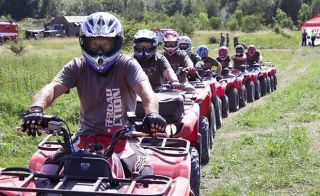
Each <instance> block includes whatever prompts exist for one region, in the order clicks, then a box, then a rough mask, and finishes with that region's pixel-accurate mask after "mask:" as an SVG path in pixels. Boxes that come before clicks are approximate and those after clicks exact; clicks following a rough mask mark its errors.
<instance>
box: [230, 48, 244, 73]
mask: <svg viewBox="0 0 320 196" xmlns="http://www.w3.org/2000/svg"><path fill="white" fill-rule="evenodd" d="M235 51H236V54H235V55H233V56H232V57H231V59H232V61H233V68H234V69H238V70H242V69H243V65H245V64H246V62H247V55H246V54H245V53H244V47H243V45H237V46H236V48H235Z"/></svg>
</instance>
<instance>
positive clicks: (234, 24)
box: [226, 16, 239, 31]
mask: <svg viewBox="0 0 320 196" xmlns="http://www.w3.org/2000/svg"><path fill="white" fill-rule="evenodd" d="M226 27H227V28H228V29H229V30H231V31H237V30H239V26H238V21H237V20H236V18H235V17H233V16H231V17H229V19H228V20H227V23H226Z"/></svg>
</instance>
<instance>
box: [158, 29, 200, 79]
mask: <svg viewBox="0 0 320 196" xmlns="http://www.w3.org/2000/svg"><path fill="white" fill-rule="evenodd" d="M163 39H164V47H163V49H164V51H163V52H162V54H163V55H164V56H165V57H166V58H167V59H168V61H169V63H170V65H171V67H172V69H173V70H174V71H175V72H178V69H179V67H183V68H186V69H187V70H188V72H189V73H190V74H194V73H196V72H197V70H196V69H195V67H194V66H193V63H192V61H191V59H190V57H189V56H188V54H187V53H186V52H185V51H182V50H179V49H178V41H179V35H178V33H177V32H175V31H173V30H170V31H166V32H165V33H164V34H163ZM179 81H180V82H181V83H186V82H187V81H188V80H187V78H186V77H179Z"/></svg>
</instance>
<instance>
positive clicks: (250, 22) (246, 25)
mask: <svg viewBox="0 0 320 196" xmlns="http://www.w3.org/2000/svg"><path fill="white" fill-rule="evenodd" d="M260 28H261V17H260V16H256V15H251V16H245V17H243V25H242V30H243V31H245V32H247V33H250V32H255V31H257V30H260Z"/></svg>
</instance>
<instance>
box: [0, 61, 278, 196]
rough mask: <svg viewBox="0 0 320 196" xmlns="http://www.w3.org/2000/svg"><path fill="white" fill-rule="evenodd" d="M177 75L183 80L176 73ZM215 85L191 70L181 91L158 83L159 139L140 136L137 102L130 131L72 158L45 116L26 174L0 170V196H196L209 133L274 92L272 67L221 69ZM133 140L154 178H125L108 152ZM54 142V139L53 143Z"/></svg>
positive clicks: (61, 132) (56, 122) (66, 141)
mask: <svg viewBox="0 0 320 196" xmlns="http://www.w3.org/2000/svg"><path fill="white" fill-rule="evenodd" d="M179 72H180V73H179V74H188V73H187V71H186V69H180V70H179ZM224 72H225V73H224V74H223V75H224V77H223V78H218V79H217V78H216V77H215V76H214V74H212V72H211V71H210V70H209V71H206V70H198V74H197V77H196V79H194V80H193V81H189V83H188V85H185V88H184V89H182V90H177V89H175V88H173V87H172V85H170V83H167V84H164V85H163V86H161V87H159V88H158V89H157V93H156V94H157V98H158V101H159V110H160V111H159V112H160V114H161V115H162V116H163V117H164V118H165V119H166V120H167V123H168V125H167V128H166V133H158V134H157V137H149V136H148V135H147V134H145V133H142V132H140V129H141V125H140V124H141V123H140V122H141V121H142V118H143V117H144V111H143V107H142V103H141V101H139V100H138V102H137V108H136V113H135V114H134V115H132V114H128V119H129V121H130V125H128V126H126V127H124V128H122V129H120V130H118V131H117V132H115V133H114V134H112V135H110V138H111V142H110V145H109V147H108V148H107V149H106V150H105V151H103V149H101V144H99V142H97V141H94V140H93V141H91V142H92V143H90V144H88V145H87V147H86V149H83V150H82V151H79V152H73V150H72V146H71V144H70V140H71V134H70V131H69V130H68V129H67V128H65V126H63V125H64V124H63V121H62V120H61V119H59V118H57V117H54V116H50V115H45V116H44V120H43V125H42V126H43V130H42V133H45V134H47V137H46V138H45V139H44V140H43V141H42V142H41V143H40V144H39V145H38V151H37V152H36V153H35V154H34V155H33V156H32V158H31V160H30V163H29V167H28V168H21V167H10V168H2V169H1V175H0V195H10V196H11V195H179V196H180V195H200V179H201V173H200V169H201V165H205V164H207V163H208V162H209V159H210V149H211V147H212V144H213V139H214V136H215V132H216V130H217V129H218V128H220V127H221V126H222V124H223V120H222V119H223V118H226V117H228V115H229V112H236V111H237V110H239V108H241V107H245V106H246V104H247V103H248V102H253V101H255V100H257V99H259V98H260V97H261V96H264V95H266V94H268V93H270V92H272V91H274V90H276V89H277V76H276V68H275V67H274V66H261V65H260V64H255V65H252V66H243V69H242V70H233V69H230V70H224ZM130 137H131V138H137V139H138V140H139V142H140V145H141V146H142V147H143V148H144V149H145V150H146V152H147V154H148V155H149V157H150V162H151V165H152V167H153V170H154V175H148V176H137V175H132V174H128V172H126V171H125V170H124V168H123V166H122V163H121V161H120V159H119V158H118V156H117V155H115V153H114V149H115V147H116V145H117V141H119V140H121V139H124V138H130ZM61 138H62V139H61ZM61 146H63V147H64V148H65V149H67V150H69V151H70V152H73V153H70V154H68V155H67V156H66V157H65V158H64V159H63V161H62V162H61V164H60V166H59V170H58V172H57V173H56V174H55V175H48V174H43V173H41V172H40V170H41V167H42V165H43V164H44V161H45V160H46V159H47V157H48V156H50V155H52V154H53V153H55V152H56V151H57V150H58V149H59V148H61Z"/></svg>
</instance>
